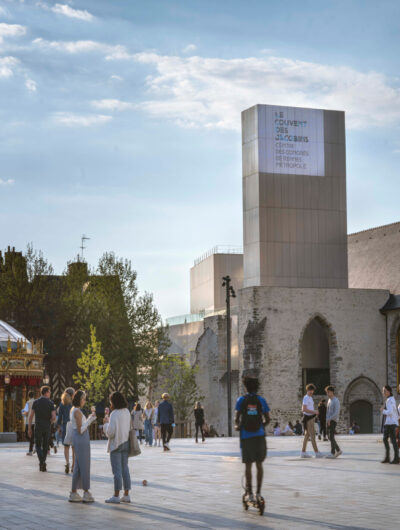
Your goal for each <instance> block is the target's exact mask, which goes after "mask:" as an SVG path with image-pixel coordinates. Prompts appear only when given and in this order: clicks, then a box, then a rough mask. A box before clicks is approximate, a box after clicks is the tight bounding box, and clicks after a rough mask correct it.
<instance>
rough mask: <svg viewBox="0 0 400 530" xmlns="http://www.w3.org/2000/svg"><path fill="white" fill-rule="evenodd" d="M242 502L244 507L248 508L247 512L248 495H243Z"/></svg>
mask: <svg viewBox="0 0 400 530" xmlns="http://www.w3.org/2000/svg"><path fill="white" fill-rule="evenodd" d="M242 502H243V508H244V509H245V510H246V512H247V510H248V509H249V505H248V504H247V502H246V495H243V497H242Z"/></svg>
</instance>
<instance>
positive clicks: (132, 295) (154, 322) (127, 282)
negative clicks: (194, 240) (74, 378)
mask: <svg viewBox="0 0 400 530" xmlns="http://www.w3.org/2000/svg"><path fill="white" fill-rule="evenodd" d="M110 277H113V278H115V279H116V280H117V282H115V283H114V284H111V283H110V281H109V279H110ZM107 278H108V280H107ZM136 278H137V273H136V271H135V270H133V268H132V264H131V262H130V260H127V259H122V258H118V257H117V256H116V255H115V254H114V253H113V252H106V253H104V254H103V256H102V257H101V258H100V260H99V264H98V267H97V269H96V291H97V292H100V290H101V291H102V292H103V293H106V294H107V296H104V298H107V299H108V304H107V309H106V311H107V315H108V317H107V319H106V321H107V325H108V326H109V329H108V333H107V339H106V340H109V337H113V339H112V342H113V344H112V345H110V347H112V359H111V358H110V357H109V360H110V363H111V366H112V371H113V374H115V375H116V378H119V377H118V376H119V375H121V374H122V375H124V376H125V377H122V380H124V381H126V380H127V377H126V376H129V377H130V378H131V379H132V380H133V393H134V395H135V397H137V396H138V395H139V393H140V391H139V387H142V388H143V387H146V386H148V385H149V384H150V382H151V381H152V379H153V378H154V375H155V373H156V371H157V367H158V366H159V364H160V362H161V361H162V359H163V357H164V355H165V354H166V352H167V349H168V347H169V345H170V342H169V339H168V331H167V329H166V328H165V327H164V326H163V325H162V320H161V316H160V314H159V312H158V311H157V308H156V307H155V305H154V300H153V296H152V295H151V294H150V293H144V294H143V295H139V291H138V287H137V284H136ZM110 288H112V290H113V293H114V296H112V293H111V292H110ZM118 294H119V295H118ZM103 315H104V308H103ZM113 315H114V316H113ZM115 316H117V320H115ZM102 333H103V332H102ZM110 351H111V350H110ZM124 391H125V392H126V393H128V391H127V390H124Z"/></svg>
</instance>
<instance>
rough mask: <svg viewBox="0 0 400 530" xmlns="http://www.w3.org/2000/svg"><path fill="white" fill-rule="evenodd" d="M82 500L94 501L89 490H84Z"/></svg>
mask: <svg viewBox="0 0 400 530" xmlns="http://www.w3.org/2000/svg"><path fill="white" fill-rule="evenodd" d="M82 502H94V498H93V497H92V494H91V493H90V491H85V492H84V494H83V499H82Z"/></svg>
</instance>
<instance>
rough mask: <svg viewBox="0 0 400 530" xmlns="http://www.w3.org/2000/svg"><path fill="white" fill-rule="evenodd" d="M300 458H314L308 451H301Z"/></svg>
mask: <svg viewBox="0 0 400 530" xmlns="http://www.w3.org/2000/svg"><path fill="white" fill-rule="evenodd" d="M300 458H312V457H311V455H309V454H308V453H301V455H300Z"/></svg>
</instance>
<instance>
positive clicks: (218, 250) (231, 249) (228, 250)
mask: <svg viewBox="0 0 400 530" xmlns="http://www.w3.org/2000/svg"><path fill="white" fill-rule="evenodd" d="M214 254H243V247H241V246H234V245H217V246H215V247H213V248H211V249H210V250H208V251H207V252H204V254H202V255H201V256H199V257H198V258H197V259H195V260H194V265H198V264H199V263H200V262H202V261H204V260H205V259H207V258H209V257H210V256H213V255H214Z"/></svg>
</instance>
